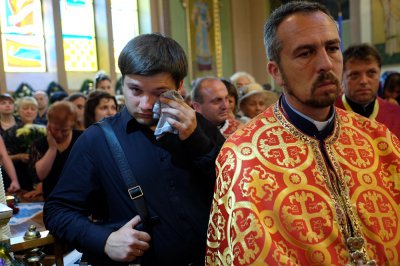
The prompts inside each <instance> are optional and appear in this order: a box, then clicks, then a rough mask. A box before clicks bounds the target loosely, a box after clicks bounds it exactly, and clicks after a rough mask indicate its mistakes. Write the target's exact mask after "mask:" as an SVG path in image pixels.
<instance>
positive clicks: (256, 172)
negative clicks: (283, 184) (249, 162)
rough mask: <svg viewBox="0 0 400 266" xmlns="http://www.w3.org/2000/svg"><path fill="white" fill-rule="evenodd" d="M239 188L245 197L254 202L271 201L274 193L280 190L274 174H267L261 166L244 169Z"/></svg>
mask: <svg viewBox="0 0 400 266" xmlns="http://www.w3.org/2000/svg"><path fill="white" fill-rule="evenodd" d="M239 187H240V189H241V190H242V195H243V196H244V197H247V196H249V197H250V198H252V199H253V201H254V202H256V203H259V202H261V201H270V200H271V199H272V195H273V192H274V191H276V190H277V189H278V187H279V186H278V183H277V182H276V179H275V176H274V175H273V174H270V173H267V172H266V171H265V169H264V168H263V167H262V166H261V165H257V166H255V167H248V168H246V169H244V172H243V178H242V179H241V180H240V183H239Z"/></svg>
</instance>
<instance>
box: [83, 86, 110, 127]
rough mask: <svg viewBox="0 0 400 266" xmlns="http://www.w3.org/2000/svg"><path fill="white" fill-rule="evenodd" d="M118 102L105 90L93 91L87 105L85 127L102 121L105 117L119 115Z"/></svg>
mask: <svg viewBox="0 0 400 266" xmlns="http://www.w3.org/2000/svg"><path fill="white" fill-rule="evenodd" d="M117 106H118V103H117V100H116V99H115V97H114V96H113V95H111V94H109V93H108V92H105V91H103V90H97V91H93V92H91V93H90V94H89V96H88V99H87V101H86V104H85V113H84V116H85V127H86V128H88V127H89V126H91V125H92V124H94V123H96V122H98V121H100V120H101V119H103V118H104V117H107V116H112V115H115V114H116V113H117Z"/></svg>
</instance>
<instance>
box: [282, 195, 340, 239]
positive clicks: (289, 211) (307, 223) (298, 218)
mask: <svg viewBox="0 0 400 266" xmlns="http://www.w3.org/2000/svg"><path fill="white" fill-rule="evenodd" d="M289 201H290V205H286V204H285V203H284V205H283V207H282V218H283V223H284V224H285V226H286V229H287V230H288V231H290V232H293V231H298V233H299V238H300V240H301V241H303V242H308V243H315V242H320V241H321V240H323V239H325V238H326V235H325V234H324V230H323V227H331V226H332V224H331V219H332V217H331V212H330V210H329V208H328V207H327V205H326V203H325V202H320V201H315V200H314V195H313V194H312V193H306V192H305V191H301V192H295V193H294V195H291V196H289ZM310 210H312V212H310Z"/></svg>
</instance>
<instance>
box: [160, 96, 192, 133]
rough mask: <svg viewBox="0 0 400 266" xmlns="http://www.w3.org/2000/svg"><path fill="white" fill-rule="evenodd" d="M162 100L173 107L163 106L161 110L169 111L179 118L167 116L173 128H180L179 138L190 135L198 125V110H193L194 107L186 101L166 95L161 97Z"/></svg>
mask: <svg viewBox="0 0 400 266" xmlns="http://www.w3.org/2000/svg"><path fill="white" fill-rule="evenodd" d="M160 101H161V102H162V103H165V104H167V105H169V106H170V107H171V108H163V109H162V110H161V112H163V113H168V114H170V115H173V116H175V117H176V118H177V119H173V118H171V117H167V121H168V123H170V124H171V126H172V127H173V128H175V129H177V130H178V132H179V138H180V139H181V140H185V139H187V138H188V137H190V135H192V133H193V132H194V130H195V129H196V126H197V121H196V112H195V111H194V110H193V108H191V107H190V106H189V105H187V104H186V103H185V102H184V101H179V102H178V101H174V100H171V99H168V98H165V97H160Z"/></svg>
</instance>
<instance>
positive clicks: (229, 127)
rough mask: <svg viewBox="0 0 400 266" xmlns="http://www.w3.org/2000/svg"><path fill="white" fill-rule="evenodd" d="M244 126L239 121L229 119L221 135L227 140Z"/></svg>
mask: <svg viewBox="0 0 400 266" xmlns="http://www.w3.org/2000/svg"><path fill="white" fill-rule="evenodd" d="M242 125H243V124H242V123H240V122H239V121H238V120H236V119H234V118H232V117H229V118H228V119H227V120H226V121H225V124H224V125H223V126H222V127H221V128H220V132H221V134H222V135H223V136H224V137H225V138H226V139H227V138H228V137H229V136H230V135H231V134H232V133H233V132H235V131H236V130H238V129H239V128H240V127H241V126H242Z"/></svg>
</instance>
